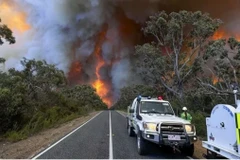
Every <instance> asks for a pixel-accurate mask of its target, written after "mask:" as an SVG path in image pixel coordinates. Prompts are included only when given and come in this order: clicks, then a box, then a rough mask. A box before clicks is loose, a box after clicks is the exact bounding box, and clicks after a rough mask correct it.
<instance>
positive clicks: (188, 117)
mask: <svg viewBox="0 0 240 160" xmlns="http://www.w3.org/2000/svg"><path fill="white" fill-rule="evenodd" d="M182 111H183V112H182V113H181V115H180V116H181V118H182V119H185V120H187V121H189V122H191V121H192V116H191V114H190V113H188V112H187V107H183V108H182Z"/></svg>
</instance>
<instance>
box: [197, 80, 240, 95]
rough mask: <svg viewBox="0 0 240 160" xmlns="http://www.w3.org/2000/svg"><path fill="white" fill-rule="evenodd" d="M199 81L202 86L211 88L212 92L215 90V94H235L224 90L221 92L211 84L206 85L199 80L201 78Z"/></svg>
mask: <svg viewBox="0 0 240 160" xmlns="http://www.w3.org/2000/svg"><path fill="white" fill-rule="evenodd" d="M197 80H198V81H199V82H200V84H201V85H202V86H205V87H207V88H210V89H212V90H214V91H215V92H217V93H220V94H221V93H223V94H226V95H229V94H231V95H233V94H234V93H233V92H230V91H222V90H219V89H218V88H216V87H214V86H213V85H211V84H209V83H204V82H203V81H202V80H201V79H199V78H197ZM237 95H240V94H239V93H237Z"/></svg>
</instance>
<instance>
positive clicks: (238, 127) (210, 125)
mask: <svg viewBox="0 0 240 160" xmlns="http://www.w3.org/2000/svg"><path fill="white" fill-rule="evenodd" d="M237 92H238V88H237V87H236V86H234V87H233V93H234V97H235V103H236V108H235V107H234V106H233V105H228V104H218V105H216V106H215V107H214V108H213V109H212V112H211V115H210V117H207V118H206V126H207V141H202V146H203V147H204V148H206V149H207V154H206V155H205V156H206V158H216V156H218V155H220V156H223V157H226V158H229V159H240V100H238V98H237Z"/></svg>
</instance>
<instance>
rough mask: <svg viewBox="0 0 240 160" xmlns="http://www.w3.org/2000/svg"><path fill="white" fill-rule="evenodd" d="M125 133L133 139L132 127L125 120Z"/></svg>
mask: <svg viewBox="0 0 240 160" xmlns="http://www.w3.org/2000/svg"><path fill="white" fill-rule="evenodd" d="M127 131H128V135H129V136H130V137H133V136H134V135H135V133H134V131H133V127H131V126H130V125H129V121H128V120H127Z"/></svg>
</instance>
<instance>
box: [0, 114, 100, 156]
mask: <svg viewBox="0 0 240 160" xmlns="http://www.w3.org/2000/svg"><path fill="white" fill-rule="evenodd" d="M97 113H99V112H92V113H90V114H88V115H87V116H84V117H80V118H77V119H75V120H72V121H69V122H67V123H64V124H62V125H60V126H58V127H56V128H51V129H48V130H46V131H42V132H39V133H38V134H36V135H34V136H31V137H29V138H27V139H25V140H21V141H18V142H15V143H11V142H6V141H1V142H0V159H29V158H32V157H33V156H34V155H36V154H37V153H39V152H40V151H42V150H43V149H44V148H47V147H48V146H50V145H51V144H53V143H54V142H56V141H57V140H59V139H61V138H62V137H63V136H65V135H67V134H68V133H70V132H71V131H72V130H74V129H75V128H77V127H78V126H80V125H81V124H83V123H84V122H86V121H87V120H89V119H91V118H92V117H93V116H95V115H96V114H97Z"/></svg>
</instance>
